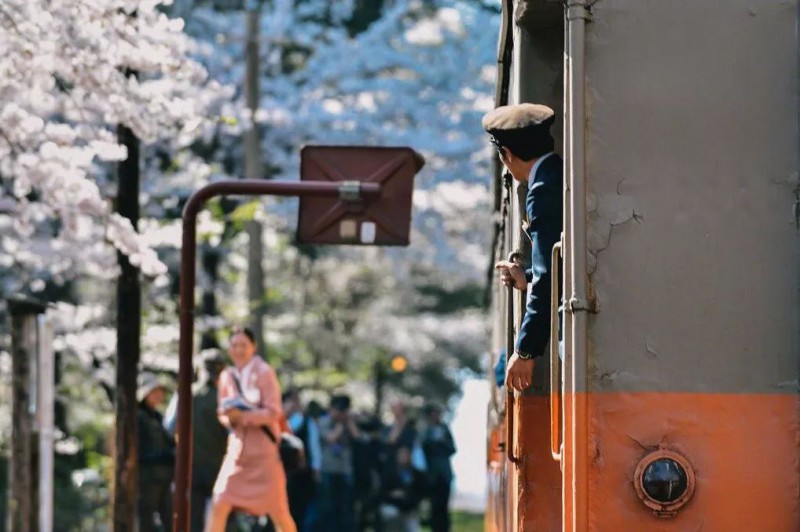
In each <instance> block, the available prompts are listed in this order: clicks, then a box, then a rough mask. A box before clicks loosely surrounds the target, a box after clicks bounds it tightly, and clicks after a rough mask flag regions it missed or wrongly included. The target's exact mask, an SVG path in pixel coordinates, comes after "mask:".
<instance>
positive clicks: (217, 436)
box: [192, 382, 228, 482]
mask: <svg viewBox="0 0 800 532" xmlns="http://www.w3.org/2000/svg"><path fill="white" fill-rule="evenodd" d="M192 403H193V406H192V430H193V432H194V442H193V444H192V471H193V472H194V473H200V472H201V471H202V472H203V473H205V474H206V475H208V474H209V473H210V476H211V477H212V482H213V479H214V478H216V476H217V472H219V468H220V466H221V465H222V459H223V458H224V457H225V448H226V446H227V443H228V431H227V429H225V427H223V426H222V424H220V422H219V419H218V418H217V388H216V386H214V385H213V383H211V382H206V383H205V384H203V385H202V386H201V387H199V388H197V389H196V390H195V392H194V394H193V396H192ZM193 476H194V477H195V478H197V475H196V474H194V475H193Z"/></svg>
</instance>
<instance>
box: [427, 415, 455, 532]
mask: <svg viewBox="0 0 800 532" xmlns="http://www.w3.org/2000/svg"><path fill="white" fill-rule="evenodd" d="M425 415H426V426H425V430H424V431H423V433H422V450H423V451H424V452H425V461H426V463H427V466H428V485H429V494H430V503H431V530H432V532H449V531H450V509H449V504H450V486H451V484H452V481H453V469H452V467H451V466H450V457H451V456H453V455H454V454H455V452H456V446H455V443H454V442H453V435H452V434H451V433H450V429H449V428H448V427H447V425H446V424H445V423H444V422H443V421H442V409H441V408H440V407H439V406H437V405H433V404H431V405H427V406H426V408H425Z"/></svg>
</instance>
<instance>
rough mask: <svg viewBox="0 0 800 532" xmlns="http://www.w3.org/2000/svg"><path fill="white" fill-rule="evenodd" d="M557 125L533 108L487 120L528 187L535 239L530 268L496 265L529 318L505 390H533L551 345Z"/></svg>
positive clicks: (558, 215) (557, 228)
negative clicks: (523, 293)
mask: <svg viewBox="0 0 800 532" xmlns="http://www.w3.org/2000/svg"><path fill="white" fill-rule="evenodd" d="M553 121H554V113H553V110H552V109H550V108H549V107H547V106H544V105H536V104H531V103H524V104H520V105H509V106H503V107H498V108H497V109H495V110H493V111H491V112H489V113H487V114H486V116H484V117H483V128H484V129H485V130H486V131H487V133H489V135H490V141H491V143H492V144H493V145H494V146H495V148H497V151H498V152H499V154H500V160H501V161H503V164H504V165H505V167H506V168H507V169H508V171H509V172H510V173H511V175H512V176H513V177H514V179H515V180H517V181H519V182H520V183H524V184H526V185H527V187H528V193H527V196H526V201H525V210H526V213H527V215H528V226H527V228H526V229H525V230H526V232H527V233H528V236H530V238H531V267H530V269H528V270H523V268H522V267H521V266H520V265H519V264H517V263H514V262H509V261H500V262H498V263H497V264H496V265H495V268H496V269H497V270H499V271H500V280H501V282H502V283H503V284H504V285H505V286H514V287H515V288H517V289H518V290H525V289H526V288H527V289H528V299H527V305H526V307H525V316H524V317H523V319H522V325H521V326H520V331H519V335H518V336H517V343H516V346H515V348H514V354H513V355H512V356H511V358H509V360H508V370H507V373H506V386H508V388H509V389H512V390H519V391H522V390H524V389H526V388H528V387H529V386H530V385H531V382H532V380H533V367H534V363H535V360H536V358H537V357H540V356H542V355H543V354H544V352H545V349H546V348H547V343H548V341H549V340H550V273H551V272H550V253H551V251H552V249H553V245H555V244H556V242H558V240H559V238H560V236H561V228H562V223H563V222H562V212H563V203H562V188H563V170H562V162H561V157H559V156H558V155H556V154H555V153H554V152H553V137H552V135H551V134H550V126H551V125H552V123H553Z"/></svg>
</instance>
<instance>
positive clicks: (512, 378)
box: [506, 353, 535, 392]
mask: <svg viewBox="0 0 800 532" xmlns="http://www.w3.org/2000/svg"><path fill="white" fill-rule="evenodd" d="M534 366H535V362H534V359H532V358H529V359H523V358H519V355H518V354H517V353H514V354H513V355H512V356H511V358H509V359H508V371H506V386H507V387H508V389H509V390H517V391H520V392H521V391H523V390H526V389H527V388H528V387H529V386H530V385H531V383H532V382H533V368H534Z"/></svg>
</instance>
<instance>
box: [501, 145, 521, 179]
mask: <svg viewBox="0 0 800 532" xmlns="http://www.w3.org/2000/svg"><path fill="white" fill-rule="evenodd" d="M499 154H500V161H501V162H502V163H503V166H505V167H506V168H507V169H508V171H509V172H510V173H511V176H512V177H513V178H514V179H516V180H517V181H523V178H522V175H523V174H524V173H525V172H524V169H523V168H521V164H520V163H522V159H520V158H519V157H517V156H516V155H514V154H513V153H511V150H509V149H508V148H506V147H503V148H501V149H500V150H499Z"/></svg>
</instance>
